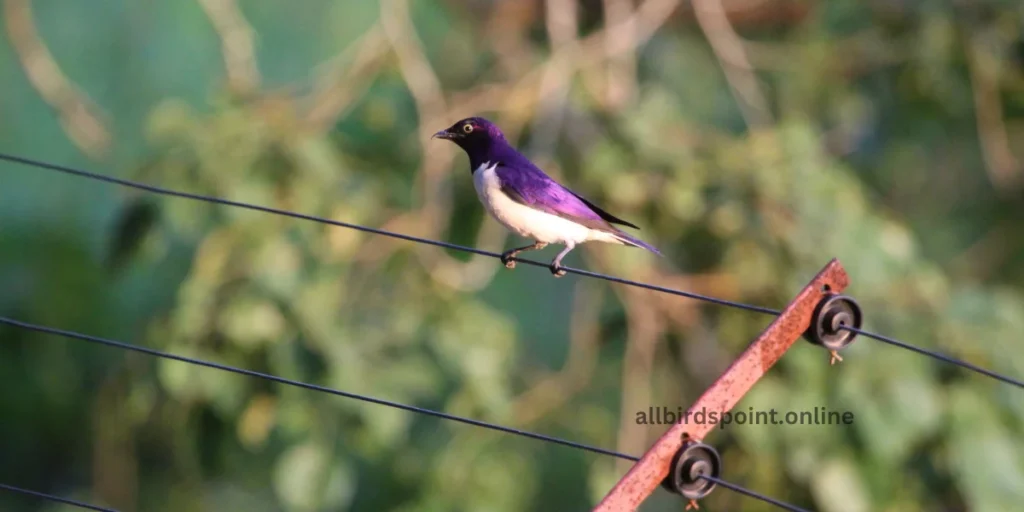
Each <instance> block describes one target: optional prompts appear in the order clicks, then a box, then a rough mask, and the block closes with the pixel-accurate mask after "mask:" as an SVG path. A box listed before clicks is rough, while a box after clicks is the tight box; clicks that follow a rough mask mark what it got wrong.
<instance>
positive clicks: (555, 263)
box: [550, 242, 576, 277]
mask: <svg viewBox="0 0 1024 512" xmlns="http://www.w3.org/2000/svg"><path fill="white" fill-rule="evenodd" d="M573 247H576V244H574V243H571V242H570V243H567V244H565V249H562V252H560V253H558V256H555V259H554V260H552V261H551V266H550V268H551V273H552V274H554V276H555V277H562V276H564V275H565V270H562V258H564V257H565V255H566V254H569V251H571V250H572V249H573Z"/></svg>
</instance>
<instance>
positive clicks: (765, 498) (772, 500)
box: [699, 475, 808, 512]
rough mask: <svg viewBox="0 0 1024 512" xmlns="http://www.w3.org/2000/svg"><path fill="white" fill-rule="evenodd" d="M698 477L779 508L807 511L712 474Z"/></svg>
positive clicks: (800, 511)
mask: <svg viewBox="0 0 1024 512" xmlns="http://www.w3.org/2000/svg"><path fill="white" fill-rule="evenodd" d="M699 478H703V479H704V480H707V481H709V482H714V483H716V484H718V485H721V486H722V487H725V488H726V489H729V490H731V491H734V492H738V493H740V494H745V495H747V496H750V497H751V498H754V499H758V500H761V501H763V502H765V503H770V504H772V505H775V506H776V507H779V508H781V509H784V510H789V511H791V512H808V511H807V510H805V509H802V508H800V507H797V506H796V505H790V504H789V503H786V502H784V501H779V500H777V499H775V498H770V497H768V496H765V495H764V494H761V493H759V492H755V491H751V490H750V489H747V488H746V487H741V486H739V485H736V484H733V483H729V482H727V481H725V480H722V479H721V478H715V477H713V476H708V475H701V476H700V477H699Z"/></svg>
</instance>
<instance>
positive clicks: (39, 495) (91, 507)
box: [0, 484, 117, 512]
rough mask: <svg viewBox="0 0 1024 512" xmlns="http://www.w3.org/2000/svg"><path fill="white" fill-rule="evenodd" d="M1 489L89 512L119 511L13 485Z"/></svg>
mask: <svg viewBox="0 0 1024 512" xmlns="http://www.w3.org/2000/svg"><path fill="white" fill-rule="evenodd" d="M0 489H3V490H6V491H11V492H16V493H19V494H25V495H28V496H34V497H36V498H42V499H44V500H48V501H53V502H55V503H63V504H65V505H71V506H73V507H78V508H84V509H88V510H98V511H99V512H117V510H114V509H112V508H106V507H100V506H97V505H91V504H89V503H86V502H84V501H77V500H72V499H68V498H61V497H60V496H54V495H52V494H46V493H45V492H38V491H30V490H28V489H22V488H20V487H15V486H13V485H7V484H0Z"/></svg>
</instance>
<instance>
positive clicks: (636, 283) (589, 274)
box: [0, 153, 781, 315]
mask: <svg viewBox="0 0 1024 512" xmlns="http://www.w3.org/2000/svg"><path fill="white" fill-rule="evenodd" d="M0 160H7V161H9V162H15V163H19V164H23V165H29V166H34V167H41V168H44V169H50V170H52V171H57V172H62V173H65V174H71V175H74V176H79V177H83V178H91V179H95V180H100V181H105V182H107V183H114V184H116V185H121V186H124V187H131V188H135V189H139V190H145V191H147V192H152V193H154V194H161V195H166V196H172V197H182V198H185V199H192V200H195V201H203V202H207V203H212V204H220V205H224V206H234V207H237V208H245V209H247V210H255V211H259V212H264V213H272V214H274V215H282V216H285V217H291V218H294V219H302V220H310V221H313V222H320V223H322V224H330V225H332V226H339V227H343V228H349V229H355V230H357V231H362V232H365V233H373V234H375V235H383V236H388V237H391V238H398V239H401V240H407V241H409V242H416V243H421V244H427V245H433V246H435V247H443V248H445V249H453V250H457V251H464V252H468V253H472V254H478V255H480V256H489V257H491V258H501V254H500V253H496V252H491V251H485V250H482V249H476V248H474V247H467V246H464V245H458V244H452V243H448V242H441V241H438V240H431V239H429V238H420V237H417V236H412V235H403V234H402V233H395V232H393V231H388V230H385V229H377V228H371V227H368V226H361V225H359V224H352V223H349V222H342V221H337V220H333V219H327V218H324V217H317V216H315V215H306V214H304V213H296V212H292V211H288V210H281V209H279V208H271V207H269V206H259V205H255V204H249V203H242V202H238V201H232V200H230V199H223V198H219V197H213V196H206V195H202V194H192V193H189V192H179V191H177V190H171V189H167V188H163V187H157V186H153V185H146V184H144V183H139V182H137V181H132V180H126V179H122V178H114V177H112V176H105V175H103V174H97V173H94V172H90V171H83V170H81V169H74V168H71V167H66V166H63V165H57V164H51V163H47V162H42V161H39V160H32V159H30V158H23V157H20V156H14V155H8V154H5V153H0ZM512 259H514V260H515V261H517V262H520V263H526V264H527V265H533V266H535V267H544V268H549V264H547V263H542V262H539V261H534V260H528V259H524V258H519V257H515V258H512ZM561 268H562V269H563V270H565V271H566V272H570V273H573V274H577V275H581V276H587V277H593V278H597V279H603V280H605V281H611V282H613V283H620V284H625V285H629V286H636V287H639V288H645V289H648V290H653V291H657V292H662V293H668V294H671V295H677V296H680V297H687V298H691V299H697V300H702V301H705V302H710V303H712V304H719V305H722V306H729V307H733V308H738V309H745V310H747V311H755V312H758V313H764V314H768V315H779V314H780V313H781V312H780V311H778V310H775V309H771V308H765V307H761V306H755V305H752V304H744V303H742V302H733V301H730V300H725V299H719V298H715V297H708V296H706V295H701V294H698V293H693V292H684V291H682V290H676V289H674V288H666V287H664V286H658V285H655V284H648V283H641V282H639V281H632V280H629V279H623V278H621V277H615V276H609V275H606V274H601V273H598V272H591V271H589V270H583V269H578V268H572V267H561Z"/></svg>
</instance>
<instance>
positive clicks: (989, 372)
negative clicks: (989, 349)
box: [840, 325, 1024, 388]
mask: <svg viewBox="0 0 1024 512" xmlns="http://www.w3.org/2000/svg"><path fill="white" fill-rule="evenodd" d="M840 329H843V330H845V331H849V332H852V333H855V334H860V335H861V336H867V337H868V338H871V339H874V340H878V341H881V342H883V343H888V344H890V345H892V346H894V347H899V348H902V349H906V350H909V351H911V352H916V353H918V354H922V355H926V356H928V357H932V358H935V359H938V360H939V361H945V362H947V363H949V364H952V365H956V366H959V367H961V368H965V369H968V370H971V371H975V372H978V373H980V374H982V375H985V376H987V377H991V378H993V379H996V380H998V381H1002V382H1005V383H1007V384H1011V385H1014V386H1017V387H1019V388H1024V381H1021V380H1018V379H1014V378H1013V377H1008V376H1006V375H1002V374H999V373H996V372H994V371H992V370H987V369H985V368H982V367H980V366H978V365H975V364H971V363H968V362H967V361H961V360H959V359H956V358H954V357H950V356H947V355H946V354H942V353H939V352H935V351H932V350H928V349H925V348H921V347H916V346H914V345H911V344H909V343H906V342H903V341H900V340H897V339H895V338H890V337H888V336H882V335H881V334H875V333H873V332H870V331H865V330H863V329H858V328H856V327H849V326H845V325H843V326H840Z"/></svg>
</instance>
